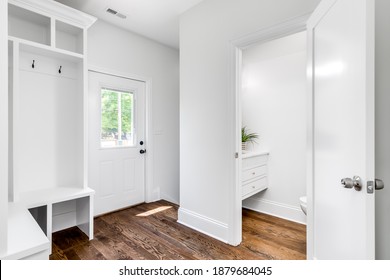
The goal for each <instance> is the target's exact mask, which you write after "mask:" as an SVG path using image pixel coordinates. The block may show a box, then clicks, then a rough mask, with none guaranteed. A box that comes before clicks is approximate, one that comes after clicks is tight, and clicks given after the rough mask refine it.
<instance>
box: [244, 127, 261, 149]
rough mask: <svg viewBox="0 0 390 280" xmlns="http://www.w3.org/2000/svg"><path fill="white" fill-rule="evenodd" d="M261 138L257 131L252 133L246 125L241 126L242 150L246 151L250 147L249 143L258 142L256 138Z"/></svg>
mask: <svg viewBox="0 0 390 280" xmlns="http://www.w3.org/2000/svg"><path fill="white" fill-rule="evenodd" d="M258 138H259V135H258V134H257V133H250V132H249V129H247V127H246V126H244V127H242V128H241V143H242V150H243V151H245V150H246V149H247V147H248V143H257V142H256V140H257V139H258Z"/></svg>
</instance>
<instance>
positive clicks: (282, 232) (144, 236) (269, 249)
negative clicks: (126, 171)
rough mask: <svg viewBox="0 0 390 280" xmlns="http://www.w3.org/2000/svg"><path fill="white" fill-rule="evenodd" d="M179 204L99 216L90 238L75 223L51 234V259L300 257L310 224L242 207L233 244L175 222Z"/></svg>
mask: <svg viewBox="0 0 390 280" xmlns="http://www.w3.org/2000/svg"><path fill="white" fill-rule="evenodd" d="M177 210H178V207H177V205H174V204H171V203H169V202H166V201H159V202H155V203H149V204H142V205H138V206H135V207H132V208H128V209H125V210H122V211H119V212H115V213H111V214H107V215H104V216H101V217H97V218H96V219H95V236H94V237H95V238H94V240H92V241H89V240H88V237H87V236H86V235H85V234H84V233H83V232H81V231H80V230H79V229H78V228H77V227H74V228H70V229H67V230H63V231H60V232H56V233H54V234H53V253H52V255H51V256H50V259H52V260H80V259H81V260H126V259H134V260H236V259H237V260H302V259H306V227H305V226H304V225H301V224H297V223H293V222H290V221H286V220H283V219H280V218H276V217H273V216H269V215H265V214H260V213H257V212H254V211H250V210H245V209H243V242H242V243H241V244H240V245H239V246H237V247H233V246H230V245H227V244H225V243H223V242H220V241H218V240H215V239H213V238H210V237H208V236H206V235H204V234H202V233H199V232H197V231H194V230H192V229H190V228H188V227H185V226H183V225H180V224H179V223H177V222H176V221H177Z"/></svg>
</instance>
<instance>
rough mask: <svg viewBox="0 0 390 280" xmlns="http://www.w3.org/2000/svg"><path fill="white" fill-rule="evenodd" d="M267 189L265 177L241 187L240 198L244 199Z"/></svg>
mask: <svg viewBox="0 0 390 280" xmlns="http://www.w3.org/2000/svg"><path fill="white" fill-rule="evenodd" d="M266 188H267V177H263V178H261V179H259V180H256V181H253V182H250V183H247V184H245V185H243V186H242V198H243V199H245V198H247V197H249V196H251V195H254V194H255V193H258V192H260V191H262V190H265V189H266Z"/></svg>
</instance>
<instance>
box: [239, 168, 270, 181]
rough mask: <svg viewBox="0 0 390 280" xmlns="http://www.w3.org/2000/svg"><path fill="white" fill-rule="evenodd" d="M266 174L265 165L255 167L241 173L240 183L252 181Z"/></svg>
mask: <svg viewBox="0 0 390 280" xmlns="http://www.w3.org/2000/svg"><path fill="white" fill-rule="evenodd" d="M266 174H267V165H262V166H257V167H254V168H251V169H247V170H244V171H243V172H242V181H247V180H250V179H254V178H256V177H259V176H264V175H266Z"/></svg>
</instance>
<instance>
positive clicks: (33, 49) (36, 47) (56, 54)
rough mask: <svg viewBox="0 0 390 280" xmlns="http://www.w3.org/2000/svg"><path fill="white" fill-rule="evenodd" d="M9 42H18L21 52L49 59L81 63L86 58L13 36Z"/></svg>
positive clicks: (9, 38)
mask: <svg viewBox="0 0 390 280" xmlns="http://www.w3.org/2000/svg"><path fill="white" fill-rule="evenodd" d="M8 41H10V42H18V43H19V44H20V50H21V51H26V52H30V53H35V54H39V55H44V56H48V57H53V58H58V59H61V60H67V61H71V62H80V61H82V59H83V58H84V55H82V54H78V53H74V52H70V51H66V50H62V49H57V48H53V47H50V46H46V45H42V44H39V43H35V42H31V41H27V40H23V39H19V38H15V37H12V36H9V37H8Z"/></svg>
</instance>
